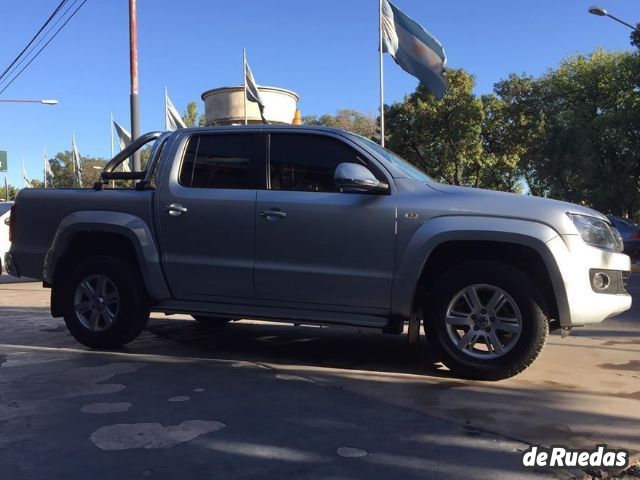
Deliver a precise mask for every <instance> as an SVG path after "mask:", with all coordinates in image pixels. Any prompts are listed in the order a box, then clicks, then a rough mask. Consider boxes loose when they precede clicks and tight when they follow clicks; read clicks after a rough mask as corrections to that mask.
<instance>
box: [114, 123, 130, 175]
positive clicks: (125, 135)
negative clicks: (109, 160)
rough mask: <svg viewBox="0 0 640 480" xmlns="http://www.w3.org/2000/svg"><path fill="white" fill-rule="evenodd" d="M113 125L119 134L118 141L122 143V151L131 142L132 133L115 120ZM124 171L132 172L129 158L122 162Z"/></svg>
mask: <svg viewBox="0 0 640 480" xmlns="http://www.w3.org/2000/svg"><path fill="white" fill-rule="evenodd" d="M113 127H114V128H115V129H116V133H117V134H118V143H119V144H120V151H122V150H124V149H125V148H126V147H127V146H129V144H130V143H131V134H130V133H129V132H127V131H126V130H125V129H124V127H122V126H121V125H120V124H119V123H118V122H116V121H115V120H114V121H113ZM122 171H123V172H130V171H131V165H130V164H129V159H127V160H125V161H124V162H122Z"/></svg>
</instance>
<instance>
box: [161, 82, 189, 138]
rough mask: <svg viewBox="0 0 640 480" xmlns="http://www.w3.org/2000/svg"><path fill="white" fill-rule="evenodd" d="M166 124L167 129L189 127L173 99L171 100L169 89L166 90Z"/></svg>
mask: <svg viewBox="0 0 640 480" xmlns="http://www.w3.org/2000/svg"><path fill="white" fill-rule="evenodd" d="M164 125H165V128H166V129H167V131H174V130H178V129H179V128H187V126H186V125H185V123H184V121H183V120H182V117H181V116H180V113H179V112H178V110H177V109H176V107H174V106H173V103H171V100H169V96H168V95H167V91H166V90H165V92H164Z"/></svg>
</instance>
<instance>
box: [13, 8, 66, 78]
mask: <svg viewBox="0 0 640 480" xmlns="http://www.w3.org/2000/svg"><path fill="white" fill-rule="evenodd" d="M65 3H67V0H62V1H61V2H60V3H59V4H58V6H57V7H56V9H55V10H54V11H53V13H52V14H51V15H50V16H49V18H47V21H46V22H44V25H42V26H41V27H40V30H38V32H37V33H36V34H35V35H34V36H33V37H32V38H31V40H30V41H29V43H27V46H26V47H24V48H23V49H22V51H21V52H20V53H19V54H18V56H17V57H16V58H14V59H13V62H11V63H10V64H9V66H8V67H7V68H5V70H4V72H2V73H1V74H0V79H2V77H4V76H5V74H6V73H7V71H9V69H10V68H11V67H13V65H14V64H15V63H16V62H17V61H18V59H19V58H20V57H21V56H22V54H23V53H24V52H25V51H26V50H27V49H28V48H29V47H30V46H31V44H32V43H33V42H34V41H35V39H36V38H38V35H40V34H41V33H42V31H43V30H44V29H45V28H46V27H47V25H49V23H50V22H51V20H53V17H55V16H56V15H57V14H58V12H59V11H60V9H61V8H62V6H63V5H64V4H65Z"/></svg>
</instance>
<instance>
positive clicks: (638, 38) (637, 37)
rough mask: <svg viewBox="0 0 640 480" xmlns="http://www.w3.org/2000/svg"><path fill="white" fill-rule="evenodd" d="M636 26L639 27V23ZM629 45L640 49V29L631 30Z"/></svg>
mask: <svg viewBox="0 0 640 480" xmlns="http://www.w3.org/2000/svg"><path fill="white" fill-rule="evenodd" d="M636 28H640V23H637V24H636ZM630 38H631V45H633V46H634V47H636V48H637V49H639V50H640V31H638V30H633V31H632V32H631V37H630Z"/></svg>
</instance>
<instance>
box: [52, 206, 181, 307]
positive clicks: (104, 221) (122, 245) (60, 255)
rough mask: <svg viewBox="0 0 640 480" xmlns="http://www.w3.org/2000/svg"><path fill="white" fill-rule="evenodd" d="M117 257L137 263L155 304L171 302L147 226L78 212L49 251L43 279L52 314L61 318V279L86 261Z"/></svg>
mask: <svg viewBox="0 0 640 480" xmlns="http://www.w3.org/2000/svg"><path fill="white" fill-rule="evenodd" d="M103 254H109V255H116V256H119V257H121V258H125V259H127V260H129V261H131V262H132V263H135V265H136V267H137V268H138V270H139V272H140V275H141V277H142V280H143V283H144V287H145V289H146V291H147V293H148V294H149V296H150V297H151V298H152V299H153V300H159V299H165V298H170V297H171V295H170V292H169V289H168V286H167V284H166V282H165V280H164V274H163V272H162V269H161V265H160V255H159V252H158V248H157V246H156V242H155V240H154V238H153V236H152V234H151V231H150V230H149V228H148V227H147V225H146V223H145V222H144V221H143V220H142V219H141V218H140V217H137V216H135V215H131V214H127V213H121V212H100V211H99V212H87V211H85V212H75V213H72V214H70V215H68V216H67V217H65V218H64V219H63V220H62V222H61V223H60V225H59V226H58V229H57V231H56V234H55V236H54V240H53V242H52V245H51V247H50V248H49V250H48V251H47V255H46V257H45V262H44V272H43V278H44V281H45V283H47V284H49V285H51V287H52V292H51V312H52V315H53V316H60V315H61V311H60V308H59V302H58V301H57V298H58V295H57V294H58V288H57V286H58V285H59V283H60V278H61V275H64V273H65V272H66V271H68V270H69V268H72V267H73V266H74V265H76V264H77V263H78V262H79V261H81V260H82V259H85V258H88V257H90V256H94V255H103Z"/></svg>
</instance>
